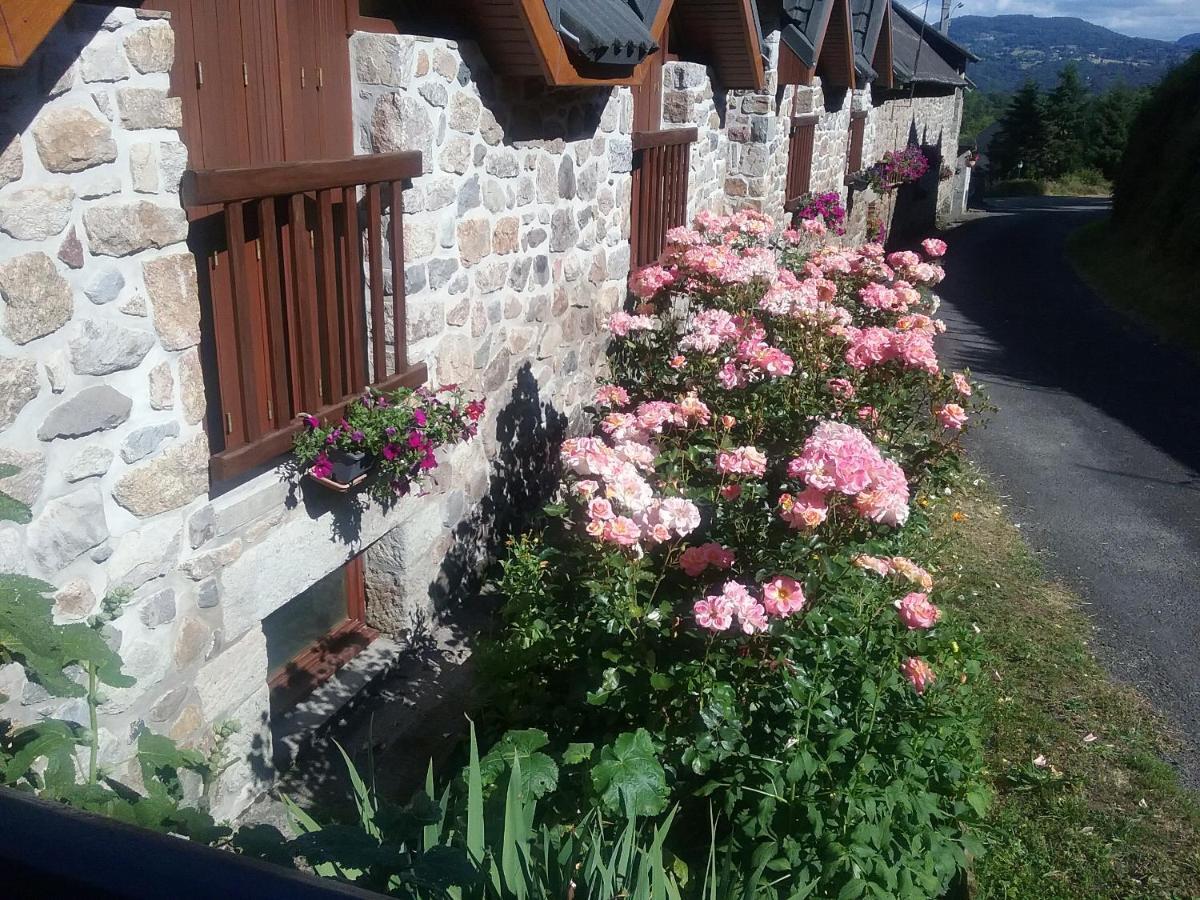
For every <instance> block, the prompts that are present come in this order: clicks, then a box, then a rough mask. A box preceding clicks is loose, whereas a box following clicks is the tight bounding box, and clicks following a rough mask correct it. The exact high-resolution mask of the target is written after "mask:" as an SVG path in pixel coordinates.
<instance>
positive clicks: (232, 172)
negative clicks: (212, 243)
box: [180, 150, 421, 206]
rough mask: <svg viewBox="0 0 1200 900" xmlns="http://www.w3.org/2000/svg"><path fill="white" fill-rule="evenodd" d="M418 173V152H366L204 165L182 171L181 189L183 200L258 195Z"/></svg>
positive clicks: (198, 201)
mask: <svg viewBox="0 0 1200 900" xmlns="http://www.w3.org/2000/svg"><path fill="white" fill-rule="evenodd" d="M420 174H421V154H420V153H419V152H418V151H415V150H405V151H403V152H400V153H370V154H365V155H363V156H351V157H347V158H346V159H318V160H311V161H308V162H286V163H275V164H272V165H266V166H246V167H244V168H231V169H207V170H204V171H199V172H195V171H188V172H184V174H183V183H182V184H181V185H180V194H181V196H182V199H183V203H184V205H185V206H202V205H204V204H208V203H230V202H232V201H235V200H257V199H260V198H262V197H278V196H283V195H286V194H299V193H304V192H306V191H320V190H325V189H327V188H342V187H346V186H347V185H351V184H370V183H372V182H377V181H399V180H400V179H402V178H416V177H417V176H418V175H420Z"/></svg>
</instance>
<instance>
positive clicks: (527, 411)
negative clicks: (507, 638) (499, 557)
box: [350, 33, 633, 632]
mask: <svg viewBox="0 0 1200 900" xmlns="http://www.w3.org/2000/svg"><path fill="white" fill-rule="evenodd" d="M350 45H351V65H352V72H353V77H354V96H355V105H354V115H355V122H356V124H357V130H358V141H359V150H360V151H362V152H381V151H386V150H397V149H413V150H420V151H422V153H424V154H425V174H424V175H422V176H421V177H419V178H417V179H415V180H414V182H413V185H412V188H411V189H410V190H409V191H407V192H406V194H405V208H406V213H405V227H404V233H405V256H406V261H407V266H406V269H405V273H404V279H405V285H406V289H407V297H408V310H409V312H408V340H409V356H410V359H412V360H414V361H415V360H424V361H425V362H426V363H427V364H428V365H429V370H430V377H431V380H432V381H433V382H434V383H439V382H440V383H451V382H453V383H459V384H464V385H466V386H467V387H468V388H469V389H471V390H473V391H478V392H480V393H482V394H483V395H484V396H485V397H486V399H487V401H488V404H489V407H490V408H491V414H490V417H489V419H488V420H487V421H486V422H485V427H484V428H483V429H482V436H483V440H481V441H478V442H476V443H475V444H474V445H472V446H471V447H469V448H466V449H464V451H463V456H462V458H461V459H460V460H458V461H457V462H456V463H455V470H454V475H453V477H452V478H447V476H446V475H445V474H443V475H442V476H441V478H440V479H439V480H443V479H445V480H447V481H449V482H452V484H450V485H449V490H448V491H447V492H446V494H445V496H444V497H443V498H442V499H440V500H438V501H437V506H438V508H439V509H440V510H441V513H440V515H435V516H432V518H430V519H429V520H428V523H427V524H426V525H425V526H424V527H402V528H399V529H396V530H395V531H393V533H392V534H390V535H389V536H388V537H387V538H386V539H385V540H384V541H382V542H380V544H379V545H378V546H376V547H373V548H372V550H371V552H370V553H369V554H368V557H367V560H368V563H367V583H368V603H369V610H370V618H371V620H372V622H373V623H374V624H377V625H379V626H381V627H384V628H385V629H387V630H389V631H392V632H396V631H401V630H405V629H411V628H414V627H418V626H419V624H420V622H421V621H422V620H423V619H424V618H426V617H428V616H429V615H431V614H432V612H433V610H432V609H431V608H430V592H429V590H428V588H427V586H428V585H429V584H430V583H432V584H433V585H434V589H433V594H432V601H433V602H434V603H435V604H437V603H444V602H447V601H448V600H449V599H451V597H452V595H453V594H454V593H455V591H454V589H453V588H454V584H455V582H457V581H458V580H459V579H461V578H463V577H466V576H469V575H470V573H471V571H472V570H474V569H476V568H477V567H478V565H479V564H480V562H481V559H482V555H483V553H482V552H481V551H482V550H485V549H486V548H487V547H488V546H489V545H490V542H491V539H492V529H493V526H494V524H495V521H494V520H495V519H496V518H497V517H501V518H502V517H503V516H504V515H505V514H506V513H507V512H510V511H513V510H515V509H519V508H521V507H522V506H523V505H524V506H525V508H527V503H524V504H523V501H524V500H525V499H526V497H527V495H531V494H536V489H535V488H536V484H535V483H536V482H537V481H538V480H539V477H540V476H539V473H538V471H536V467H531V465H530V464H531V463H532V461H533V460H534V459H536V458H538V457H539V455H542V456H544V454H545V453H546V450H547V448H546V446H545V444H546V441H545V438H546V435H547V434H548V432H552V431H553V430H554V427H555V426H554V425H553V422H547V420H546V415H545V414H542V413H539V412H538V411H537V407H538V406H539V405H543V406H544V405H547V404H548V405H549V406H550V407H551V408H552V410H553V413H552V414H551V416H550V418H552V419H554V420H558V421H560V422H562V423H563V424H561V425H560V426H558V427H568V425H567V424H566V423H569V422H570V421H571V420H572V419H575V418H578V414H579V412H580V411H581V409H582V406H583V405H584V404H585V403H587V402H589V401H590V399H591V396H592V393H593V388H594V384H595V377H596V373H597V370H598V369H600V368H602V367H603V365H604V347H605V344H606V332H605V331H604V323H605V322H606V321H607V319H608V316H609V315H610V314H611V313H612V312H614V311H615V310H616V309H617V308H618V307H619V306H620V304H621V303H622V302H623V301H624V298H625V283H626V279H627V278H628V274H629V212H628V211H629V202H630V186H631V177H630V174H629V173H630V169H631V167H632V163H633V151H632V143H631V140H630V133H631V129H632V122H633V103H632V96H631V94H630V92H629V90H628V89H627V88H589V89H578V90H551V89H548V88H546V87H543V86H540V85H538V84H536V83H534V82H529V81H526V82H519V83H510V82H507V81H503V80H500V79H497V78H494V77H493V76H492V74H491V72H490V70H489V68H488V66H487V63H486V62H485V61H484V60H483V58H482V56H481V54H480V53H479V50H478V48H477V46H476V45H475V44H474V43H471V42H455V41H448V40H444V39H440V38H437V39H434V38H423V37H412V36H396V35H379V34H365V33H364V34H356V35H354V36H353V38H352V39H351V42H350ZM385 280H386V279H385ZM563 420H565V422H563ZM498 423H499V425H498ZM506 423H507V424H506ZM526 432H527V434H526ZM521 441H525V442H526V445H525V446H518V445H519V444H520V442H521ZM481 503H482V507H483V508H481ZM464 517H465V518H466V523H465V524H464V525H462V526H461V527H458V528H453V526H455V525H456V524H457V523H458V521H459V520H460V519H463V518H464ZM447 526H451V527H447ZM447 560H449V562H447ZM406 585H407V587H406ZM414 591H416V592H418V593H420V594H421V595H422V596H420V597H418V598H415V599H414V597H413V596H411V595H412V594H413V593H414Z"/></svg>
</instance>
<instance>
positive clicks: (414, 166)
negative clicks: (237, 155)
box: [181, 152, 427, 483]
mask: <svg viewBox="0 0 1200 900" xmlns="http://www.w3.org/2000/svg"><path fill="white" fill-rule="evenodd" d="M420 172H421V154H420V153H416V152H402V153H386V154H372V155H366V156H354V157H349V158H347V159H339V160H314V161H309V162H291V163H276V164H271V165H266V166H250V167H244V168H234V169H216V170H208V171H199V172H195V171H191V172H187V173H185V177H184V181H183V184H182V186H181V193H182V196H183V199H184V203H185V204H187V205H188V206H214V205H215V206H217V207H219V208H222V209H223V210H224V220H225V232H226V245H227V246H228V247H230V248H240V249H241V252H227V253H225V254H224V256H223V257H217V256H215V255H214V256H213V257H211V258H210V259H209V260H208V265H209V267H210V269H211V270H212V271H211V272H210V273H209V276H210V277H211V276H212V275H213V273H215V272H216V270H217V269H218V267H219V265H220V259H221V258H224V259H225V260H227V265H226V268H227V269H228V270H229V271H228V274H227V275H225V276H224V277H227V278H229V279H230V281H231V283H232V290H231V291H229V292H222V293H221V294H219V295H216V294H214V308H213V327H212V331H213V339H214V343H215V345H216V350H217V353H216V356H217V359H216V367H217V368H216V375H217V378H216V381H217V383H218V385H219V387H220V398H221V402H222V404H223V408H222V410H221V412H222V415H221V417H220V420H219V421H220V422H221V425H222V430H223V432H224V434H225V435H226V436H227V437H228V436H232V437H233V439H232V440H228V441H227V443H226V444H225V446H224V447H223V448H221V449H218V450H217V451H216V452H215V453H214V454H213V456H212V459H211V462H210V467H209V468H210V473H211V475H212V478H213V480H214V481H215V482H218V483H219V482H222V481H226V480H228V479H231V478H233V477H235V476H238V475H241V474H243V473H245V472H247V471H249V470H251V469H253V468H254V467H256V466H258V465H261V464H263V463H267V462H270V461H271V460H273V459H275V458H276V457H278V456H280V455H282V454H284V453H286V452H287V451H288V450H289V449H290V448H291V446H292V441H293V438H294V436H295V435H296V434H297V433H298V432H299V431H300V429H301V428H302V427H303V425H302V422H301V421H300V420H299V418H297V417H298V416H299V415H300V413H301V412H304V413H308V414H310V415H314V416H316V417H317V418H320V419H324V420H331V419H333V420H336V419H338V418H340V417H341V415H342V414H343V412H344V410H345V408H346V406H347V405H348V404H350V403H351V402H353V400H354V399H355V398H356V397H357V396H359V394H360V393H361V392H362V390H363V388H365V387H367V386H372V387H375V388H377V389H379V390H381V391H388V390H394V389H396V388H398V387H413V388H415V387H418V386H420V385H421V384H423V383H424V382H425V380H426V378H427V372H426V369H425V365H424V364H423V363H418V364H416V365H413V364H410V362H409V360H408V348H407V340H406V333H405V332H406V328H405V320H406V305H405V296H404V277H403V272H404V231H403V213H404V204H403V188H404V184H405V183H407V182H408V181H409V180H410V179H412V178H414V177H416V176H417V175H419V174H420ZM360 188H361V189H363V196H362V198H361V200H360V198H359V190H360ZM314 198H315V199H314ZM360 205H361V207H362V208H363V211H365V213H366V223H365V225H366V232H367V241H366V242H365V243H366V266H365V267H364V264H363V263H364V259H363V255H362V251H363V243H362V242H361V230H360V231H358V232H357V234H358V235H359V237H360V240H348V239H346V238H347V236H348V234H346V233H343V234H341V235H339V232H338V228H337V223H338V221H339V220H341V221H343V222H346V223H348V222H349V221H350V220H351V217H350V215H349V211H351V210H353V213H354V216H353V221H354V222H355V227H356V228H359V229H361V227H362V226H361V223H360V219H359V207H360ZM338 207H340V209H341V210H342V215H341V216H340V217H338V216H337V215H336V214H335V209H336V208H338ZM385 207H386V209H387V212H388V213H389V215H390V221H389V222H388V223H387V225H386V228H387V230H388V232H389V236H390V241H389V243H390V245H391V246H390V250H391V257H390V264H391V267H392V271H393V272H394V273H397V274H396V277H395V278H393V281H392V283H393V295H392V298H391V302H392V306H391V311H392V321H393V340H392V342H391V344H390V346H389V345H388V344H385V335H384V322H385V308H384V306H385V303H386V297H385V295H384V292H383V259H384V247H383V245H384V233H383V231H384V228H385V225H384V221H383V213H384V211H385ZM281 215H287V216H288V231H287V232H286V233H283V232H282V231H280V232H277V231H276V225H277V224H279V223H282V222H283V219H280V218H278V217H279V216H281ZM249 216H255V217H256V218H254V219H248V217H249ZM247 221H250V222H251V225H257V226H259V228H258V230H259V234H258V235H256V234H255V233H253V232H252V231H251V230H250V228H248V227H247V224H246V223H247ZM297 221H303V222H304V225H305V227H304V228H303V229H296V228H293V227H292V225H291V223H294V222H297ZM306 238H307V239H306ZM364 268H365V270H366V271H364ZM364 277H365V283H364ZM281 283H282V284H283V285H286V286H288V290H286V291H283V290H281ZM239 298H241V299H239ZM217 299H220V301H221V302H220V303H219V304H218V303H216V302H215V301H216V300H217ZM368 318H369V320H370V322H369V327H368V321H367V319H368ZM368 330H369V331H370V355H371V356H372V357H373V363H374V364H373V367H372V369H371V371H370V372H368V362H367V356H368V338H367V332H368ZM335 335H336V339H335V337H334V336H335ZM389 352H390V353H391V357H392V365H391V367H390V368H389V367H388V366H387V355H388V353H389ZM273 398H274V405H272V400H273ZM285 401H286V402H285ZM210 421H211V419H210Z"/></svg>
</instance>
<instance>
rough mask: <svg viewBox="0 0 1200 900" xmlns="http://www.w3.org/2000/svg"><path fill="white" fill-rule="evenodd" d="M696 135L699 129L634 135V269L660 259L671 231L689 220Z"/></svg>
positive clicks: (632, 214) (632, 231) (646, 132)
mask: <svg viewBox="0 0 1200 900" xmlns="http://www.w3.org/2000/svg"><path fill="white" fill-rule="evenodd" d="M696 134H697V132H696V129H695V128H674V129H669V130H665V131H637V132H634V134H633V157H634V158H633V209H632V211H631V221H630V232H629V244H630V250H631V254H632V257H633V266H634V268H637V267H639V266H645V265H648V264H650V263H652V262H654V261H655V260H656V259H658V257H659V255H660V254H661V253H662V250H663V237H664V235H666V233H667V230H668V229H670V228H674V227H675V226H676V225H683V224H684V223H685V222H686V221H687V201H688V170H689V169H690V167H691V150H692V143H693V142H694V141H695V140H696Z"/></svg>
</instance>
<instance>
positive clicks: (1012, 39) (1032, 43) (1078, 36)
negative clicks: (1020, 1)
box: [950, 16, 1200, 92]
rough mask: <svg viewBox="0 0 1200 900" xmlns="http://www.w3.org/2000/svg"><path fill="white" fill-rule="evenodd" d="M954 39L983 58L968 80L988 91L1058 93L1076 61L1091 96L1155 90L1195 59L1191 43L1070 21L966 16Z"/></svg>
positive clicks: (953, 32)
mask: <svg viewBox="0 0 1200 900" xmlns="http://www.w3.org/2000/svg"><path fill="white" fill-rule="evenodd" d="M950 37H952V38H953V39H954V40H956V41H958V42H959V43H960V44H963V45H965V46H966V47H968V48H970V49H971V50H972V51H973V52H974V53H975V54H976V55H978V56H979V57H980V59H981V61H980V62H978V63H973V64H972V65H971V66H970V67H969V68H968V71H967V74H968V76H969V77H970V78H971V80H972V81H974V82H975V84H977V85H978V86H979V88H980V90H983V91H1004V92H1008V91H1013V90H1015V89H1016V88H1018V87H1020V85H1021V84H1022V83H1023V82H1024V81H1025V79H1026V78H1032V79H1033V80H1034V81H1035V82H1036V83H1037V84H1038V85H1039V86H1041V87H1043V88H1048V87H1052V86H1053V85H1054V81H1055V79H1056V77H1057V75H1058V71H1059V69H1061V68H1062V66H1063V64H1064V63H1066V62H1068V61H1070V60H1074V61H1075V62H1076V63H1077V64H1078V66H1079V74H1080V75H1081V76H1082V78H1083V81H1084V84H1086V85H1087V86H1088V88H1090V89H1091V90H1095V91H1100V90H1104V89H1105V88H1107V87H1109V86H1111V85H1113V84H1117V83H1124V84H1126V85H1129V86H1131V87H1136V86H1140V85H1150V84H1154V83H1156V82H1157V81H1158V80H1159V79H1160V78H1162V76H1163V75H1164V74H1166V72H1167V71H1168V70H1169V69H1170V68H1171V66H1173V65H1176V64H1178V63H1180V62H1182V61H1183V60H1184V59H1186V58H1187V56H1188V54H1189V53H1190V50H1189V49H1188V46H1187V45H1186V44H1185V43H1183V42H1184V41H1187V40H1188V38H1184V39H1181V41H1180V42H1178V43H1172V42H1169V41H1156V40H1151V39H1150V38H1136V37H1129V36H1128V35H1124V34H1118V33H1117V32H1115V31H1110V30H1109V29H1107V28H1102V27H1100V26H1099V25H1093V24H1092V23H1091V22H1085V21H1084V20H1083V19H1076V18H1068V17H1046V18H1043V17H1039V16H961V17H960V18H957V19H954V20H953V22H951V25H950ZM1190 37H1193V38H1197V39H1198V40H1200V36H1197V35H1191V36H1190Z"/></svg>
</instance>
